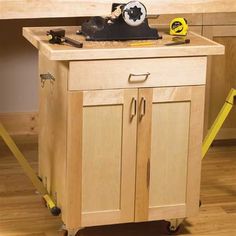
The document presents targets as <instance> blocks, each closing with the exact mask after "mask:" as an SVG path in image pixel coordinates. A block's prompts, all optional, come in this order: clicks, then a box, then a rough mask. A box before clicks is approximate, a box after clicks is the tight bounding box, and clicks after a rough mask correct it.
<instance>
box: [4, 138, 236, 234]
mask: <svg viewBox="0 0 236 236" xmlns="http://www.w3.org/2000/svg"><path fill="white" fill-rule="evenodd" d="M16 141H17V144H18V145H19V147H20V149H21V150H22V151H23V153H24V154H25V156H26V157H27V158H28V160H29V161H30V163H31V165H32V166H33V168H34V169H35V170H37V139H36V137H29V136H28V137H23V138H22V137H17V138H16ZM193 187H194V186H193ZM201 199H202V203H203V205H202V207H201V210H200V213H199V215H198V216H197V217H194V218H190V219H187V220H186V221H185V222H184V225H183V227H182V228H181V232H180V233H179V235H215V236H228V235H229V236H234V235H235V236H236V146H233V147H213V148H212V149H211V150H210V152H209V153H208V155H207V158H206V159H205V160H204V162H203V171H202V187H201ZM60 226H61V221H60V219H59V218H57V217H56V218H55V217H53V216H51V215H50V213H49V211H48V210H47V209H46V208H45V207H44V206H43V204H42V201H41V198H40V196H38V195H37V194H36V193H35V190H34V188H33V187H32V185H31V183H30V182H29V180H28V179H27V177H26V176H25V175H24V173H23V172H22V170H21V169H20V167H19V166H18V164H17V162H16V161H15V159H14V158H13V157H12V155H11V153H10V152H9V151H8V149H7V148H6V147H5V146H4V144H3V143H2V142H1V141H0V236H55V235H58V233H57V229H59V228H60ZM165 228H166V223H165V222H164V221H163V222H162V221H161V222H150V223H141V224H125V225H114V226H106V227H93V228H86V229H84V230H82V231H81V234H80V235H81V236H154V235H155V236H159V235H165V234H166V230H165Z"/></svg>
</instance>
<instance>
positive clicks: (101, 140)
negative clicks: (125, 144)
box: [82, 105, 123, 213]
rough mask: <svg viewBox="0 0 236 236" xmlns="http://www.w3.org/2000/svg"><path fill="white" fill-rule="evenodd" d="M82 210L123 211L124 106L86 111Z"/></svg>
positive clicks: (84, 114)
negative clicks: (122, 147)
mask: <svg viewBox="0 0 236 236" xmlns="http://www.w3.org/2000/svg"><path fill="white" fill-rule="evenodd" d="M83 117H84V118H83V120H84V121H83V188H82V193H83V194H82V211H83V213H87V212H96V211H98V212H99V211H109V210H118V209H120V195H121V189H120V186H121V157H122V156H121V150H122V149H121V146H122V136H123V135H122V120H123V117H122V105H110V106H97V107H85V108H84V109H83Z"/></svg>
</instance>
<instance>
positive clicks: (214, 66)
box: [203, 25, 236, 139]
mask: <svg viewBox="0 0 236 236" xmlns="http://www.w3.org/2000/svg"><path fill="white" fill-rule="evenodd" d="M203 33H204V35H205V36H206V37H209V38H210V39H214V40H215V41H216V42H218V43H221V44H222V45H224V46H225V49H226V50H225V55H224V56H221V57H218V56H216V57H212V58H210V60H209V64H208V75H207V81H208V82H207V94H208V96H207V105H206V111H207V113H206V118H207V120H206V121H205V123H206V125H205V126H206V128H205V130H207V129H209V128H210V126H211V125H212V123H213V122H214V120H215V118H216V116H217V114H218V112H219V111H220V109H221V107H222V106H223V104H224V102H225V99H226V97H227V95H228V93H229V91H230V89H231V88H234V87H235V86H236V83H235V73H236V70H235V65H234V61H235V55H236V54H235V45H236V41H235V36H236V27H235V26H233V25H229V26H205V27H203ZM235 115H236V109H235V108H233V110H232V111H231V113H230V115H229V117H228V118H227V120H226V121H225V123H224V125H223V127H222V129H221V131H220V133H219V135H218V136H217V139H231V138H236V133H234V130H235V118H234V117H235Z"/></svg>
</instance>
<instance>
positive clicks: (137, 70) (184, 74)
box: [69, 57, 207, 90]
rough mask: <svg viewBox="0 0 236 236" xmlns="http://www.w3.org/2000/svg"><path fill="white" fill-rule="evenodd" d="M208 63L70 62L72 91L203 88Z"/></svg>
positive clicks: (183, 60) (180, 60) (191, 60)
mask: <svg viewBox="0 0 236 236" xmlns="http://www.w3.org/2000/svg"><path fill="white" fill-rule="evenodd" d="M206 61H207V58H206V57H192V58H161V59H159V58H157V59H133V60H108V61H106V60H105V61H103V60H102V61H89V62H88V61H78V62H70V79H69V89H70V90H96V89H117V88H142V87H163V86H166V87H167V86H185V85H202V84H205V83H206ZM147 73H149V74H150V75H149V76H148V78H147V79H146V80H145V77H146V75H147ZM131 74H144V75H143V76H135V75H134V76H131ZM130 76H131V77H130ZM84 77H86V79H81V78H84Z"/></svg>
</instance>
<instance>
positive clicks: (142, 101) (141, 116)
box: [140, 97, 146, 119]
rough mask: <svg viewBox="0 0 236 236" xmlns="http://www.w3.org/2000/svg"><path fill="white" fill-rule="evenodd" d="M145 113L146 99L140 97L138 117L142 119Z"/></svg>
mask: <svg viewBox="0 0 236 236" xmlns="http://www.w3.org/2000/svg"><path fill="white" fill-rule="evenodd" d="M145 114H146V99H145V98H144V97H142V99H141V103H140V119H142V118H143V117H144V116H145Z"/></svg>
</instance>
